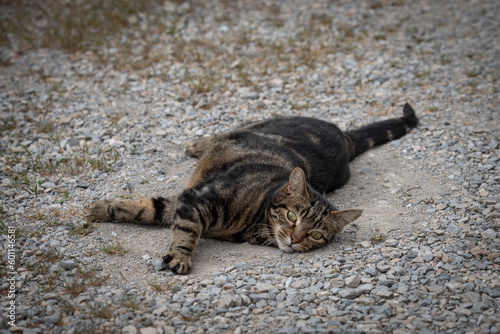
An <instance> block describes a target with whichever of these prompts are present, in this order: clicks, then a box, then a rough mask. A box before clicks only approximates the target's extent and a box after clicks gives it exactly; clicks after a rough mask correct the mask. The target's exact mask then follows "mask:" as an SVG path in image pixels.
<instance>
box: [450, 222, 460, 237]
mask: <svg viewBox="0 0 500 334" xmlns="http://www.w3.org/2000/svg"><path fill="white" fill-rule="evenodd" d="M461 230H462V229H461V228H460V227H458V225H457V224H449V225H448V226H447V227H446V232H447V233H449V234H451V235H456V234H458V233H460V231H461Z"/></svg>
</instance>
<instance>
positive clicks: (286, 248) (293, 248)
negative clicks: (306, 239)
mask: <svg viewBox="0 0 500 334" xmlns="http://www.w3.org/2000/svg"><path fill="white" fill-rule="evenodd" d="M278 247H279V249H281V250H282V251H283V252H285V253H293V252H306V251H307V249H304V247H301V246H300V245H299V244H295V245H291V246H288V245H286V244H284V243H282V242H280V241H278Z"/></svg>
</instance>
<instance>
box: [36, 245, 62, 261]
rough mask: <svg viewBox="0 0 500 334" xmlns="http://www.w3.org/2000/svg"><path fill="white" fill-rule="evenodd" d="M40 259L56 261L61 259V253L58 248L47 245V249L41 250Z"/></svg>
mask: <svg viewBox="0 0 500 334" xmlns="http://www.w3.org/2000/svg"><path fill="white" fill-rule="evenodd" d="M39 258H40V260H41V261H43V262H44V263H52V264H54V263H56V262H59V261H61V260H62V258H63V254H62V253H61V251H60V250H58V249H57V248H55V247H49V248H47V250H45V251H43V252H42V254H41V255H40V256H39Z"/></svg>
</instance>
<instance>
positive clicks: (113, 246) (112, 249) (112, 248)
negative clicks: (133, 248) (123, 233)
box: [100, 241, 130, 255]
mask: <svg viewBox="0 0 500 334" xmlns="http://www.w3.org/2000/svg"><path fill="white" fill-rule="evenodd" d="M100 250H101V251H102V252H104V253H106V254H109V255H122V254H125V253H128V252H130V250H129V249H125V248H123V245H122V244H121V242H119V241H112V242H110V243H108V244H106V245H104V246H102V247H101V248H100Z"/></svg>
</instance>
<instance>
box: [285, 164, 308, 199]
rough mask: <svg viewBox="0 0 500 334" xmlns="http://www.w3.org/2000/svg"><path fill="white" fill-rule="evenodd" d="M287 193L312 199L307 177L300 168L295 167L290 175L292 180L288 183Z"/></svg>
mask: <svg viewBox="0 0 500 334" xmlns="http://www.w3.org/2000/svg"><path fill="white" fill-rule="evenodd" d="M287 191H288V193H289V194H291V195H292V194H296V195H302V196H305V197H311V196H310V195H309V193H308V192H307V182H306V175H305V174H304V171H303V170H302V168H300V167H295V168H294V170H293V171H292V174H290V180H289V181H288V187H287Z"/></svg>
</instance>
